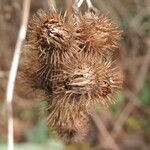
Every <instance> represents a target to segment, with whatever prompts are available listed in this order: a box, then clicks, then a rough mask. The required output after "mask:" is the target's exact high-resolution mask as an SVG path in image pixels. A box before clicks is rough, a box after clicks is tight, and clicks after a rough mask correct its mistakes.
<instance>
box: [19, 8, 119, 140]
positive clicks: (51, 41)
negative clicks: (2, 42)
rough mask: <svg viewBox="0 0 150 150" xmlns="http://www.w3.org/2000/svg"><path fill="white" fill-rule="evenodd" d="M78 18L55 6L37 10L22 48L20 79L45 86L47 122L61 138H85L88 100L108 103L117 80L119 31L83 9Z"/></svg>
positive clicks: (37, 87)
mask: <svg viewBox="0 0 150 150" xmlns="http://www.w3.org/2000/svg"><path fill="white" fill-rule="evenodd" d="M79 18H80V19H79V20H78V19H76V18H75V17H72V19H71V20H70V22H69V21H66V20H65V18H64V17H61V15H60V14H58V13H57V12H54V13H52V14H51V15H49V14H47V13H45V12H44V11H42V10H40V11H38V12H37V14H36V15H35V16H34V17H33V19H32V21H31V22H30V25H29V29H28V34H27V42H26V47H25V49H24V53H23V54H24V61H23V65H22V74H23V75H22V77H23V80H25V82H26V83H27V84H28V85H29V86H30V87H31V88H34V89H35V90H36V89H40V90H42V91H44V92H43V93H44V94H45V95H44V96H45V98H46V99H47V100H46V101H47V108H46V110H47V112H48V117H47V122H48V126H49V127H51V128H54V129H56V131H57V132H58V136H59V137H60V138H61V139H62V140H63V141H64V142H66V143H70V142H71V143H73V142H80V141H81V140H82V139H84V138H85V136H86V134H87V132H88V124H89V116H90V114H91V113H92V109H93V106H94V105H95V104H96V103H100V104H101V105H102V106H104V107H107V106H109V105H110V104H112V103H113V102H114V100H113V98H112V95H113V94H114V93H116V92H118V91H119V90H120V89H121V85H122V73H121V71H120V69H118V68H117V66H118V65H117V64H115V63H113V62H112V60H111V56H112V53H113V50H112V49H113V48H115V47H117V43H116V42H117V41H118V39H119V37H120V33H121V32H120V31H119V30H118V28H117V27H116V25H114V24H113V23H112V22H111V21H110V20H109V19H108V18H107V17H105V16H103V15H99V14H93V13H90V12H88V13H86V14H85V15H80V17H79Z"/></svg>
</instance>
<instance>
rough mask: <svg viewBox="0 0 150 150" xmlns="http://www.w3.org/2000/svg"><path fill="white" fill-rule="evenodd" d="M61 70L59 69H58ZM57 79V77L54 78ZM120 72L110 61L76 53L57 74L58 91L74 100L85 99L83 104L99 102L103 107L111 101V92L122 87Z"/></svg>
mask: <svg viewBox="0 0 150 150" xmlns="http://www.w3.org/2000/svg"><path fill="white" fill-rule="evenodd" d="M60 72H61V71H60ZM56 80H58V79H56ZM122 81H123V80H122V74H121V71H120V70H119V68H117V67H115V65H114V66H113V63H112V62H111V61H108V62H105V61H104V62H103V60H102V59H100V60H99V59H94V60H93V59H92V58H91V57H85V56H83V55H82V54H78V57H77V58H74V59H73V58H72V59H70V60H68V61H66V62H65V64H63V68H62V72H61V74H60V75H59V84H58V85H57V86H59V92H58V93H61V91H63V90H65V91H66V92H64V93H63V94H62V97H63V95H64V96H66V95H68V96H72V97H74V98H75V99H76V101H80V99H83V100H85V101H84V102H83V103H84V105H90V106H92V104H94V103H95V102H99V103H100V104H101V105H104V106H105V107H106V106H107V105H108V106H109V105H110V104H111V103H113V102H114V101H113V99H112V98H111V96H112V94H114V93H115V92H117V91H119V90H120V89H121V87H122Z"/></svg>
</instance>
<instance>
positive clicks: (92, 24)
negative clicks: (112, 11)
mask: <svg viewBox="0 0 150 150" xmlns="http://www.w3.org/2000/svg"><path fill="white" fill-rule="evenodd" d="M74 25H75V26H76V32H77V33H78V38H79V39H80V42H81V44H80V48H81V51H82V52H84V54H85V55H92V56H95V57H97V56H101V55H103V57H104V58H106V59H107V58H109V57H110V56H111V55H112V54H113V52H114V49H115V48H118V41H119V39H120V36H121V30H119V29H118V27H117V25H116V24H115V23H113V22H112V21H111V19H109V18H108V17H107V16H105V15H103V14H100V13H96V14H95V13H93V12H86V13H85V14H84V15H82V14H81V15H80V22H78V23H77V20H76V19H75V18H74Z"/></svg>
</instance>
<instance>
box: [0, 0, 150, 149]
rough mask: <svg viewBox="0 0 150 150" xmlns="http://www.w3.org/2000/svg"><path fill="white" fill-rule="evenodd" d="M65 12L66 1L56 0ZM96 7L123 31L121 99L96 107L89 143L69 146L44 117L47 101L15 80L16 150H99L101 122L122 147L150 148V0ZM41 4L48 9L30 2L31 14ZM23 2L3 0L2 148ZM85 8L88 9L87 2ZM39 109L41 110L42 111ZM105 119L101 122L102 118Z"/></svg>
mask: <svg viewBox="0 0 150 150" xmlns="http://www.w3.org/2000/svg"><path fill="white" fill-rule="evenodd" d="M53 2H55V5H56V7H57V8H58V10H62V11H64V10H65V9H66V8H67V7H68V5H67V2H69V1H68V0H56V1H55V0H53ZM92 2H93V5H94V6H96V7H97V8H98V9H99V10H100V11H101V12H103V13H105V14H107V15H108V16H110V17H111V18H112V19H113V20H114V21H115V22H116V23H117V24H118V25H119V26H120V28H121V29H122V30H123V31H124V32H123V39H122V40H121V42H120V45H121V46H120V49H119V50H116V54H115V55H114V57H118V58H119V59H120V60H121V62H122V69H123V72H124V76H125V81H124V90H123V92H122V93H121V94H119V95H117V96H115V97H116V99H117V103H116V104H115V105H113V106H112V107H111V108H110V109H109V110H108V111H104V110H103V111H102V110H101V109H100V107H99V106H96V114H97V116H98V117H99V118H98V120H97V121H95V120H94V119H91V122H92V125H91V132H90V133H89V136H88V137H87V140H86V142H85V141H83V142H82V143H80V144H78V145H69V146H66V145H64V144H63V143H61V142H60V141H58V140H56V136H57V134H56V133H55V131H52V130H50V129H48V128H47V127H46V125H45V122H44V121H43V115H42V108H43V107H44V106H43V104H41V103H40V102H38V100H35V99H34V94H33V93H31V92H30V91H28V90H24V89H23V88H22V87H21V86H20V84H19V83H18V82H17V84H16V87H15V95H14V102H13V106H14V131H15V135H14V136H15V143H16V147H15V148H16V150H17V149H21V150H28V149H32V150H34V149H36V150H42V149H43V150H44V149H51V150H53V149H54V150H62V149H65V150H77V149H81V150H87V149H91V150H99V149H109V148H108V147H107V145H105V141H106V139H105V138H104V135H105V134H106V133H105V132H104V133H103V130H101V129H100V127H98V123H96V122H98V121H99V123H103V125H104V127H105V129H106V131H107V133H108V134H109V136H111V138H112V140H113V141H114V143H115V144H116V145H117V146H118V147H119V148H120V149H122V150H124V149H125V150H126V149H129V150H130V149H131V150H133V149H135V150H148V149H150V117H149V116H150V1H149V0H93V1H92ZM39 8H43V9H45V10H47V9H48V1H47V0H43V1H41V0H32V4H31V11H30V17H31V16H32V14H34V13H35V12H36V11H37V10H38V9H39ZM21 10H22V1H20V0H0V149H1V150H3V149H6V146H5V145H6V142H7V120H6V113H5V102H4V98H5V90H6V83H7V79H8V72H9V69H10V65H11V60H12V56H13V51H14V47H15V43H16V39H17V34H18V29H19V25H20V20H21V18H20V17H21ZM81 10H82V12H84V11H85V10H87V6H86V4H85V3H83V5H82V6H81ZM39 110H40V111H39ZM100 120H101V122H100Z"/></svg>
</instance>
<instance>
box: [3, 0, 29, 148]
mask: <svg viewBox="0 0 150 150" xmlns="http://www.w3.org/2000/svg"><path fill="white" fill-rule="evenodd" d="M30 3H31V0H24V3H23V12H22V22H21V26H20V30H19V35H18V39H17V43H16V47H15V52H14V56H13V60H12V64H11V69H10V73H9V78H8V84H7V90H6V100H5V101H6V107H7V117H8V150H14V137H13V135H14V130H13V128H14V125H13V107H12V101H13V93H14V86H15V80H16V75H17V70H18V64H19V59H20V51H21V47H22V44H23V41H24V39H25V36H26V28H27V21H28V16H29V10H30Z"/></svg>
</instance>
